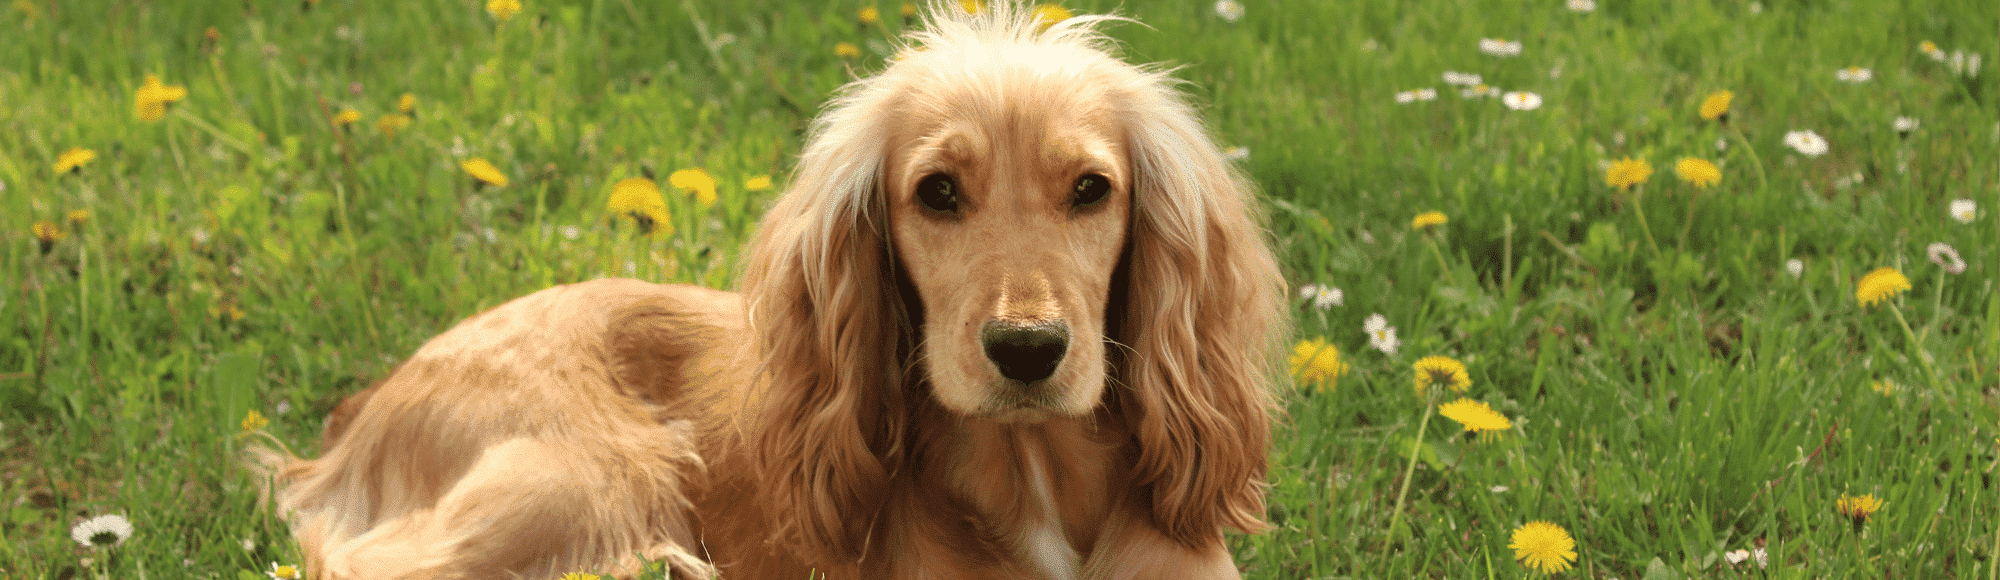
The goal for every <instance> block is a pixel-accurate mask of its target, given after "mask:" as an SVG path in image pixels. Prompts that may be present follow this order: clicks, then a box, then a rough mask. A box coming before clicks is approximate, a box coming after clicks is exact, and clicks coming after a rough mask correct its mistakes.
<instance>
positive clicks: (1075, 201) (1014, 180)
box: [884, 62, 1132, 422]
mask: <svg viewBox="0 0 2000 580" xmlns="http://www.w3.org/2000/svg"><path fill="white" fill-rule="evenodd" d="M903 64H909V63H903ZM899 66H900V65H899ZM952 70H956V71H969V72H962V73H961V74H960V75H957V76H955V77H947V78H924V75H922V74H914V75H911V76H913V77H916V79H915V80H916V82H913V83H911V85H910V86H909V89H908V92H907V93H906V95H907V97H906V99H905V100H904V102H903V103H902V108H903V110H902V111H899V113H900V114H898V115H895V116H894V118H895V119H897V121H896V123H897V124H898V126H897V127H895V128H894V130H893V131H890V132H889V134H890V135H891V140H892V141H891V143H890V144H889V149H890V152H889V155H888V163H887V165H886V166H885V168H884V170H885V174H884V175H885V177H884V178H885V182H886V183H885V188H884V189H885V193H886V195H887V200H886V202H887V204H888V210H889V211H888V214H889V225H890V232H891V238H892V241H891V243H892V244H893V245H894V249H893V252H894V255H895V257H896V258H895V259H896V262H897V263H898V264H899V265H900V267H901V268H902V270H903V272H904V274H905V275H907V276H908V279H909V281H910V283H911V285H912V286H914V287H915V289H916V292H917V294H918V299H919V300H920V301H921V304H922V307H923V311H924V318H923V328H922V329H921V331H922V333H923V342H922V344H921V345H920V347H919V348H920V349H921V353H920V354H921V356H922V359H923V362H924V364H923V365H922V368H923V369H924V371H923V372H927V373H928V377H927V378H928V379H929V381H928V382H929V383H930V385H931V388H932V392H933V395H934V396H935V397H936V398H937V400H938V401H940V402H942V403H943V404H944V405H945V406H946V407H947V408H949V409H951V410H952V411H954V412H958V413H961V414H965V415H971V416H979V417H986V418H991V419H995V420H1000V421H1010V422H1032V421H1040V420H1044V419H1048V418H1053V417H1062V416H1076V415H1080V414H1083V413H1086V412H1089V411H1090V410H1091V409H1092V408H1093V407H1095V406H1096V404H1097V402H1098V400H1099V398H1100V397H1101V396H1102V393H1103V391H1104V388H1105V386H1104V385H1105V373H1106V364H1105V309H1106V302H1107V301H1108V299H1109V296H1110V293H1111V283H1112V275H1113V271H1114V270H1116V269H1117V267H1118V261H1119V259H1120V256H1121V255H1122V254H1123V251H1124V248H1125V244H1126V236H1127V234H1128V232H1127V228H1128V223H1129V218H1130V216H1131V203H1132V198H1131V184H1132V175H1131V167H1132V163H1131V161H1130V159H1129V158H1128V154H1127V151H1126V148H1125V143H1124V138H1123V135H1124V132H1123V130H1122V128H1121V127H1120V126H1119V125H1118V124H1117V123H1116V117H1115V116H1114V115H1112V114H1110V112H1109V110H1108V107H1106V106H1105V100H1106V98H1107V94H1106V90H1105V89H1104V88H1102V87H1099V86H1095V85H1092V84H1090V83H1087V82H1082V80H1079V79H1078V78H1075V77H1076V76H1079V75H1074V74H1051V73H1050V72H1049V71H1047V70H1041V69H1039V68H1038V67H1036V66H1035V65H1033V64H1032V63H1029V64H1016V63H1005V62H1002V63H990V64H986V65H983V66H977V67H965V66H961V67H959V68H956V69H952ZM891 72H892V73H893V72H895V71H891Z"/></svg>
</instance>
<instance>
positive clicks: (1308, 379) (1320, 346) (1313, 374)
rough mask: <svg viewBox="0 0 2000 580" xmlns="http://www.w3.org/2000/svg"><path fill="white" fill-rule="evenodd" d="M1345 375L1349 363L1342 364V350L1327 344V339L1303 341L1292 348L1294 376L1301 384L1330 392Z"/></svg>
mask: <svg viewBox="0 0 2000 580" xmlns="http://www.w3.org/2000/svg"><path fill="white" fill-rule="evenodd" d="M1344 374H1347V363H1344V362H1340V348H1339V347H1335V346H1334V345H1331V344H1327V342H1326V339H1325V338H1312V339H1307V340H1301V341H1299V344H1298V345H1297V346H1294V347H1292V376H1294V377H1297V378H1298V380H1299V383H1300V384H1307V385H1311V384H1317V385H1319V388H1320V390H1322V391H1330V390H1333V387H1334V385H1335V383H1337V382H1338V381H1339V380H1340V375H1344Z"/></svg>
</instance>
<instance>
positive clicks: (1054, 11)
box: [1035, 4, 1074, 30]
mask: <svg viewBox="0 0 2000 580" xmlns="http://www.w3.org/2000/svg"><path fill="white" fill-rule="evenodd" d="M1071 16H1074V15H1073V14H1070V12H1069V9H1068V8H1063V7H1061V6H1057V5H1054V4H1043V5H1040V6H1036V7H1035V26H1036V28H1040V29H1044V30H1046V29H1048V27H1050V26H1055V25H1056V23H1057V22H1062V21H1064V20H1069V18H1070V17H1071Z"/></svg>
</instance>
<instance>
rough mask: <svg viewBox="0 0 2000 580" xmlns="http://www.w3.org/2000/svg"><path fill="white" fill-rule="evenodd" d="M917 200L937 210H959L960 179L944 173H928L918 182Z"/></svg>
mask: <svg viewBox="0 0 2000 580" xmlns="http://www.w3.org/2000/svg"><path fill="white" fill-rule="evenodd" d="M917 201H919V202H922V203H923V204H924V207H928V208H931V209H932V210H935V211H941V212H955V211H958V181H956V180H953V179H952V178H951V176H949V175H945V174H942V173H933V174H930V175H926V176H924V178H923V180H921V181H918V182H917Z"/></svg>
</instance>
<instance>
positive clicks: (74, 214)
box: [63, 209, 90, 225]
mask: <svg viewBox="0 0 2000 580" xmlns="http://www.w3.org/2000/svg"><path fill="white" fill-rule="evenodd" d="M63 217H64V218H66V219H68V220H69V223H70V224H72V225H82V224H83V222H87V221H90V210H87V209H73V210H69V214H68V215H65V216H63Z"/></svg>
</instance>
